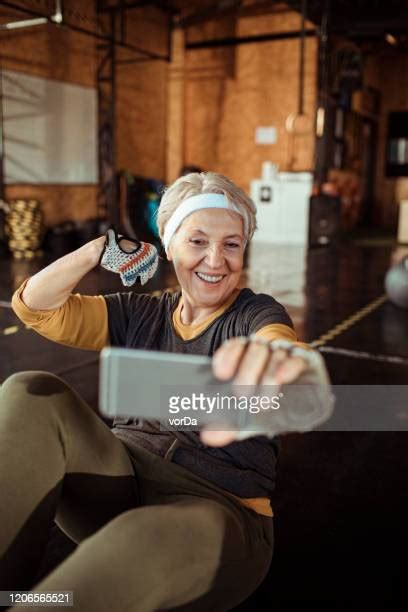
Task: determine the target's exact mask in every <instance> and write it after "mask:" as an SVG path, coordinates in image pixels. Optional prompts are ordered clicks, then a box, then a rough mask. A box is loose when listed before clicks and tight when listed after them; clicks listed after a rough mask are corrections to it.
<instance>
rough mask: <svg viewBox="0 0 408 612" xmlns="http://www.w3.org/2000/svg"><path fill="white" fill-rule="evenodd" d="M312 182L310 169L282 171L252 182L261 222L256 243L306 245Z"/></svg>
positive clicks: (253, 196)
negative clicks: (307, 170) (306, 170)
mask: <svg viewBox="0 0 408 612" xmlns="http://www.w3.org/2000/svg"><path fill="white" fill-rule="evenodd" d="M312 185H313V175H312V174H311V173H310V172H279V173H277V174H275V175H274V176H272V177H270V178H268V179H256V180H253V181H251V198H252V199H253V201H254V202H255V205H256V207H257V222H258V230H257V231H256V232H255V234H254V237H253V239H252V240H253V242H264V243H269V244H299V245H301V244H307V242H308V230H309V198H310V194H311V191H312Z"/></svg>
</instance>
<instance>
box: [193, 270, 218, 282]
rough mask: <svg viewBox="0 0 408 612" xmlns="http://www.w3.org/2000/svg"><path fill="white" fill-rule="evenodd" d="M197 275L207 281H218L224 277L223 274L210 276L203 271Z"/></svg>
mask: <svg viewBox="0 0 408 612" xmlns="http://www.w3.org/2000/svg"><path fill="white" fill-rule="evenodd" d="M197 276H198V277H199V278H201V280H205V281H207V283H218V282H219V281H220V280H221V279H222V278H223V276H222V274H221V276H209V275H208V274H203V273H202V272H197Z"/></svg>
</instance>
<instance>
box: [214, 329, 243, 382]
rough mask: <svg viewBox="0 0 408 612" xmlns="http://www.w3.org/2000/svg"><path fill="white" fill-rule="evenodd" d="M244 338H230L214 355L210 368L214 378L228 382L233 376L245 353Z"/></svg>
mask: <svg viewBox="0 0 408 612" xmlns="http://www.w3.org/2000/svg"><path fill="white" fill-rule="evenodd" d="M246 345H247V339H246V338H242V337H239V338H231V340H227V341H226V342H224V344H223V345H222V346H221V347H220V348H219V349H218V350H217V351H216V352H215V353H214V356H213V360H212V366H213V372H214V376H216V377H217V378H219V379H220V380H230V379H231V378H233V376H235V372H236V371H237V369H238V365H239V363H240V361H241V358H242V356H243V354H244V352H245V348H246Z"/></svg>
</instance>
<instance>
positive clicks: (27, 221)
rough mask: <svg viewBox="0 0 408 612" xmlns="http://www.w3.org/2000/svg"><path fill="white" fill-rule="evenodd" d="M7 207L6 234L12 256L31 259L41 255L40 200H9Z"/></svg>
mask: <svg viewBox="0 0 408 612" xmlns="http://www.w3.org/2000/svg"><path fill="white" fill-rule="evenodd" d="M8 208H9V210H8V214H7V217H6V235H7V237H8V246H9V249H10V251H11V253H12V255H13V257H14V258H15V259H33V258H34V257H38V256H40V255H42V251H40V246H41V241H42V236H43V215H42V211H41V204H40V202H38V201H36V200H28V201H27V200H11V201H10V202H8Z"/></svg>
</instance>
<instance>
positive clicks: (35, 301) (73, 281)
mask: <svg viewBox="0 0 408 612" xmlns="http://www.w3.org/2000/svg"><path fill="white" fill-rule="evenodd" d="M104 245H105V236H100V237H99V238H96V239H95V240H92V241H91V242H87V243H86V244H84V245H83V246H82V247H80V248H79V249H77V250H76V251H73V252H72V253H68V255H64V257H61V258H60V259H57V260H56V261H54V262H53V263H52V264H50V265H49V266H47V267H46V268H43V269H42V270H40V272H37V274H35V275H34V276H32V277H31V278H30V279H29V280H28V282H27V284H26V286H25V288H24V291H23V293H22V294H21V298H22V300H23V302H24V304H25V305H26V306H27V307H28V308H30V309H32V310H54V309H56V308H59V307H60V306H62V305H63V304H65V302H66V301H67V299H68V298H69V296H70V295H71V292H72V290H73V289H74V287H75V286H76V285H77V284H78V283H79V281H80V280H81V279H82V278H83V277H84V276H85V274H87V273H88V272H89V271H90V270H92V268H95V266H97V265H98V263H99V259H100V257H101V254H102V251H103V248H104Z"/></svg>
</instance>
